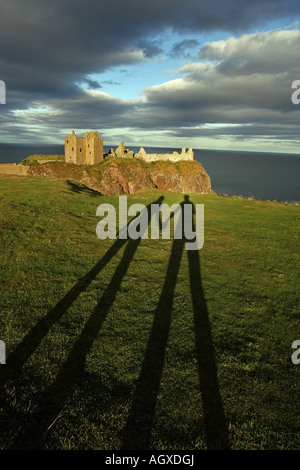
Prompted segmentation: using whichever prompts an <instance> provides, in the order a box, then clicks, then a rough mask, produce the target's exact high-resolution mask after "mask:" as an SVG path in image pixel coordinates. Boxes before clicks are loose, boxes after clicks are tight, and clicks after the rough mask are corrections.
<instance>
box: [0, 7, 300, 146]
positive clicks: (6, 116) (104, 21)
mask: <svg viewBox="0 0 300 470" xmlns="http://www.w3.org/2000/svg"><path fill="white" fill-rule="evenodd" d="M299 20H300V2H299V0H252V1H251V2H247V3H246V2H241V1H240V0H210V1H209V2H208V1H203V0H127V1H124V0H85V1H82V0H72V1H70V0H51V1H49V2H45V1H44V0H26V1H24V0H1V4H0V44H1V52H0V80H3V81H4V82H5V85H6V104H0V142H1V143H6V142H15V143H20V144H22V143H23V144H25V143H26V144H43V143H45V144H63V138H64V136H67V135H70V134H71V132H72V130H73V129H74V130H75V132H76V134H78V135H83V134H84V133H85V132H86V131H89V130H98V132H99V135H100V136H101V137H103V138H104V145H105V146H110V145H118V144H119V143H120V142H121V141H124V142H125V145H126V146H127V147H130V146H135V147H139V146H144V147H145V148H146V149H147V147H153V146H157V147H171V148H182V147H187V148H189V147H193V148H194V149H220V150H245V151H249V150H250V151H259V152H283V153H299V154H300V133H299V126H300V105H299V106H298V105H295V104H293V103H292V100H291V96H292V93H293V90H292V88H291V86H292V83H293V82H294V81H295V80H300V65H299V64H300V24H299Z"/></svg>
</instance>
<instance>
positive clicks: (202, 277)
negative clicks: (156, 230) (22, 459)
mask: <svg viewBox="0 0 300 470" xmlns="http://www.w3.org/2000/svg"><path fill="white" fill-rule="evenodd" d="M160 196H163V197H164V201H163V202H166V203H168V204H172V203H174V202H182V200H183V195H180V194H175V193H167V192H164V193H163V192H158V191H155V190H149V191H142V192H139V193H136V194H134V195H132V196H129V197H128V202H129V205H130V204H132V203H134V202H141V203H143V204H146V205H148V204H150V203H151V202H154V201H156V200H157V199H158V197H160ZM190 200H191V201H192V202H193V203H194V204H197V203H202V204H204V207H205V243H204V248H203V249H202V250H200V251H199V255H198V252H187V251H186V250H185V248H184V246H183V245H182V243H181V241H178V240H177V241H176V240H175V242H174V240H137V241H130V240H128V241H127V243H123V242H122V241H116V240H104V241H100V240H99V239H98V238H97V237H96V233H95V229H96V225H97V222H98V220H99V219H98V218H97V217H96V208H97V206H98V205H99V204H102V203H104V202H109V203H111V204H113V205H115V207H118V198H117V197H108V196H100V195H98V194H97V193H96V192H94V191H91V190H88V189H86V188H85V187H84V186H80V185H76V184H73V185H72V184H70V183H67V182H64V181H57V180H50V179H45V178H37V177H26V178H18V177H10V178H8V177H7V178H0V233H1V255H0V257H1V262H0V286H1V297H0V339H1V340H3V341H5V343H6V346H7V364H6V365H1V366H0V367H1V370H0V379H1V381H0V384H1V395H0V400H1V401H0V420H1V433H0V448H1V449H13V448H19V449H20V448H21V449H27V448H42V449H105V450H117V449H121V448H124V449H134V448H143V449H159V450H179V449H184V450H191V449H199V450H200V449H207V448H218V447H221V448H228V447H230V448H231V449H234V450H238V449H253V450H256V449H300V429H299V410H298V408H299V406H298V405H299V378H300V365H299V366H297V365H294V364H293V363H292V362H291V354H292V350H291V344H292V342H293V341H294V340H295V339H299V338H300V313H299V312H300V309H299V261H300V260H299V258H300V255H299V253H300V249H299V210H300V209H299V206H295V205H288V204H279V203H276V202H267V201H254V200H247V199H242V198H237V197H232V198H228V197H220V196H215V195H194V194H191V195H190Z"/></svg>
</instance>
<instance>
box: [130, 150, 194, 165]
mask: <svg viewBox="0 0 300 470" xmlns="http://www.w3.org/2000/svg"><path fill="white" fill-rule="evenodd" d="M135 157H137V158H143V160H145V161H146V162H157V161H159V160H164V161H171V162H181V161H183V160H186V161H188V160H194V152H193V150H192V149H191V148H190V149H189V150H187V151H186V149H185V148H183V149H182V151H181V153H178V152H173V153H147V152H146V151H145V150H144V149H143V147H142V148H141V149H140V151H139V152H138V153H137V154H136V155H135Z"/></svg>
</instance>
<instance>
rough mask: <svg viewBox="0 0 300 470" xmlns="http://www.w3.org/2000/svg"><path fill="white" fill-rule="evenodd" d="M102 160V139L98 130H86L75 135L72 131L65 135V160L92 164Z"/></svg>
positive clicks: (77, 163)
mask: <svg viewBox="0 0 300 470" xmlns="http://www.w3.org/2000/svg"><path fill="white" fill-rule="evenodd" d="M102 160H103V139H102V138H100V137H99V136H98V131H91V132H86V133H85V135H84V137H77V135H76V134H75V132H74V131H72V134H71V135H70V136H69V137H65V162H66V163H75V164H76V165H94V164H95V163H99V162H101V161H102Z"/></svg>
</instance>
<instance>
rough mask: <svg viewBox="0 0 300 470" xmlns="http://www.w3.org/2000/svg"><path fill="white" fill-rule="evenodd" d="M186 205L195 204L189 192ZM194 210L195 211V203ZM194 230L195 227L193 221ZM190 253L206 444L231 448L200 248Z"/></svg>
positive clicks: (191, 287) (215, 448)
mask: <svg viewBox="0 0 300 470" xmlns="http://www.w3.org/2000/svg"><path fill="white" fill-rule="evenodd" d="M185 204H192V202H191V201H190V200H189V197H188V196H187V195H186V196H185ZM192 212H193V214H195V208H194V204H193V211H192ZM193 230H195V224H194V222H193ZM187 255H188V262H189V276H190V289H191V297H192V304H193V316H194V331H195V343H196V356H197V365H198V374H199V382H200V391H201V398H202V405H203V416H204V429H205V435H206V445H207V448H208V449H209V450H217V449H218V450H228V449H230V444H229V437H228V427H227V425H226V418H225V413H224V408H223V402H222V398H221V394H220V390H219V383H218V370H217V362H216V353H215V348H214V344H213V339H212V332H211V326H210V320H209V314H208V308H207V304H206V300H205V297H204V292H203V287H202V277H201V264H200V256H199V251H198V250H188V252H187Z"/></svg>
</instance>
